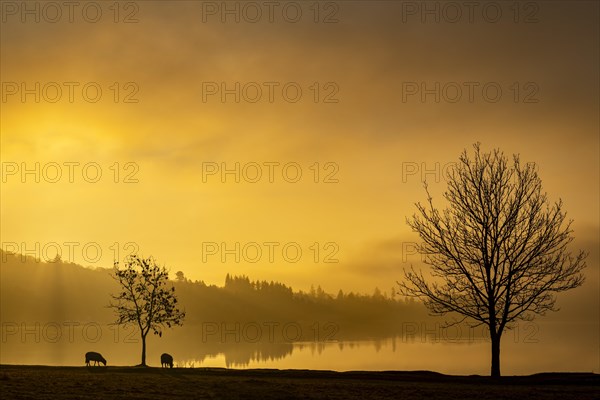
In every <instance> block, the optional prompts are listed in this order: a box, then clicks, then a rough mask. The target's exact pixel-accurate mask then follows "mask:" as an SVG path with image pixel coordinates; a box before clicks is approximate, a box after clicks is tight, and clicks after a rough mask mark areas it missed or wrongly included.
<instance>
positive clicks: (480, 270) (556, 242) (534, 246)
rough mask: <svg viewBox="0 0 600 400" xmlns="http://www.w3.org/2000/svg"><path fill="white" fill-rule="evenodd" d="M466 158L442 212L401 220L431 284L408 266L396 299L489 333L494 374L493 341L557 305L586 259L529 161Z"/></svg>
mask: <svg viewBox="0 0 600 400" xmlns="http://www.w3.org/2000/svg"><path fill="white" fill-rule="evenodd" d="M473 147H474V150H475V151H474V157H473V159H470V158H469V156H468V155H467V152H466V150H465V151H464V152H463V153H462V155H461V156H460V161H459V163H457V165H456V166H455V167H454V168H453V169H452V170H451V171H450V173H449V174H448V188H447V190H446V192H445V193H444V196H443V197H444V198H445V199H446V201H447V203H448V204H447V208H445V209H444V210H443V211H441V212H440V211H439V210H438V209H437V208H435V207H434V205H433V200H432V197H431V195H430V192H429V189H428V187H427V184H425V191H426V193H427V203H426V204H425V205H423V204H421V203H416V207H417V210H418V212H417V213H416V214H414V215H413V216H412V218H410V219H407V223H408V224H409V225H410V227H411V228H412V229H413V231H415V232H417V233H418V234H419V235H420V237H421V240H422V241H423V244H422V245H421V246H420V249H419V250H420V252H421V253H422V254H424V255H425V257H424V262H425V264H428V265H429V266H430V270H431V277H430V279H426V278H425V277H424V276H423V272H422V271H420V272H418V273H417V272H416V271H415V270H414V268H412V267H411V270H410V271H405V272H404V275H405V281H404V282H399V285H400V293H401V294H403V295H405V296H412V297H417V298H420V299H421V300H423V302H424V304H425V305H426V306H427V308H428V309H429V310H430V312H431V313H432V314H434V315H445V314H447V313H458V314H459V315H460V316H461V317H462V318H461V319H460V320H456V319H454V320H453V321H452V322H449V324H454V323H459V322H462V321H464V320H465V319H466V320H467V321H470V322H471V323H473V324H474V325H481V324H484V325H486V326H487V327H488V328H489V334H490V339H491V353H492V354H491V356H492V357H491V358H492V363H491V364H492V365H491V375H492V376H493V377H499V376H500V339H501V337H502V333H503V332H504V330H505V329H510V328H511V327H513V326H514V323H515V322H516V321H518V320H528V321H530V320H532V319H533V318H534V317H535V316H536V315H544V314H545V313H546V312H547V311H557V308H555V302H556V296H555V294H556V293H558V292H562V291H565V290H569V289H573V288H576V287H578V286H580V285H581V284H582V283H583V281H584V277H583V274H582V270H583V268H585V266H586V265H585V257H586V256H587V254H585V253H584V252H582V251H580V252H579V253H578V254H577V255H576V256H573V255H571V253H570V252H569V251H568V250H567V245H568V244H569V243H570V242H571V241H572V240H573V237H572V235H571V234H572V232H573V231H572V230H571V229H570V227H571V223H572V221H568V222H566V223H564V221H565V216H566V213H565V212H563V210H562V208H563V205H562V201H561V200H559V201H558V202H555V203H553V204H549V201H548V199H547V196H546V194H545V193H542V185H541V180H540V178H539V177H538V174H537V171H536V168H535V165H534V164H526V165H522V164H521V163H520V161H519V157H518V156H517V155H514V156H513V162H512V165H509V160H508V159H507V157H505V156H504V154H503V153H502V152H501V151H500V150H497V149H496V150H494V151H493V152H491V153H483V154H482V153H481V151H480V145H479V143H477V144H475V145H474V146H473Z"/></svg>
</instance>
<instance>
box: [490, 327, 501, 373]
mask: <svg viewBox="0 0 600 400" xmlns="http://www.w3.org/2000/svg"><path fill="white" fill-rule="evenodd" d="M490 338H491V339H492V372H491V375H492V378H499V377H500V338H501V334H499V333H494V332H490Z"/></svg>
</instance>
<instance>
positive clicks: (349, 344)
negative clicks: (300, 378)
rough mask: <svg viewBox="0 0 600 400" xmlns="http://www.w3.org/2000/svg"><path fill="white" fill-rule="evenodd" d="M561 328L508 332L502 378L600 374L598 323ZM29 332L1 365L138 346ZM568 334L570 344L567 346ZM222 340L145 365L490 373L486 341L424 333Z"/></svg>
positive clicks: (193, 336) (132, 354)
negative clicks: (164, 361)
mask: <svg viewBox="0 0 600 400" xmlns="http://www.w3.org/2000/svg"><path fill="white" fill-rule="evenodd" d="M563 325H564V324H563ZM563 325H560V326H563ZM560 326H556V324H552V323H548V324H541V325H539V326H537V325H536V328H535V329H531V328H528V327H527V326H525V325H523V326H520V329H516V330H514V331H510V332H509V333H507V334H506V335H505V337H504V339H503V342H502V366H503V373H504V374H531V373H536V372H541V371H584V372H590V371H593V372H596V373H597V372H598V371H599V370H600V368H599V365H598V363H599V361H598V359H597V353H598V324H597V323H589V324H580V325H579V326H573V325H570V329H569V330H565V329H563V330H561V329H560ZM28 329H29V331H25V332H20V333H19V334H14V335H7V334H4V335H3V338H2V351H1V352H0V362H1V363H3V364H44V365H81V366H83V365H84V354H85V353H86V352H87V351H98V352H100V353H102V354H103V356H104V357H105V358H106V359H107V360H108V365H109V366H110V365H135V364H138V363H139V362H140V348H141V345H140V343H139V339H138V338H137V337H136V336H135V335H132V334H131V333H128V334H117V333H118V332H114V331H111V328H110V327H108V326H102V327H101V332H102V333H103V334H102V335H95V336H93V335H91V331H90V330H89V329H88V332H87V333H86V332H85V329H81V327H79V328H77V329H73V331H72V332H68V333H69V334H64V333H63V334H61V336H60V337H58V335H57V331H54V333H52V332H51V330H50V328H47V329H46V331H44V329H43V326H42V327H40V329H39V330H38V331H36V330H35V329H31V328H28ZM574 331H576V332H577V340H573V336H572V333H573V332H574ZM4 333H6V332H4ZM86 335H87V336H86ZM82 338H85V340H82ZM203 339H205V340H203ZM213 339H216V338H213ZM226 339H227V340H225V341H221V340H208V339H207V338H206V337H205V338H203V337H202V336H199V335H197V332H195V331H194V330H190V329H188V330H185V329H181V330H178V331H174V332H170V333H168V334H166V335H165V336H163V337H162V338H158V337H150V338H149V339H148V353H147V360H148V364H149V365H150V366H157V367H158V366H160V354H161V353H163V352H167V353H170V354H172V355H173V356H174V359H175V366H178V367H187V368H204V367H225V368H278V369H288V368H291V369H321V370H337V371H348V370H433V371H438V372H442V373H448V374H463V375H468V374H482V375H485V374H488V372H489V342H488V341H487V340H486V339H485V338H484V337H474V338H472V339H471V340H448V339H445V340H442V338H441V337H439V335H438V336H435V335H433V334H432V332H429V334H425V335H421V334H419V335H406V334H405V335H396V336H392V337H385V338H368V339H345V340H330V341H297V342H291V341H269V340H266V339H265V338H261V340H256V341H254V342H251V341H250V342H249V341H246V340H242V339H243V337H236V336H235V335H233V336H231V337H227V338H226Z"/></svg>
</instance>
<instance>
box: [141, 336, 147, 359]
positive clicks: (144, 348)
mask: <svg viewBox="0 0 600 400" xmlns="http://www.w3.org/2000/svg"><path fill="white" fill-rule="evenodd" d="M140 365H141V366H142V367H145V366H146V335H142V363H141V364H140Z"/></svg>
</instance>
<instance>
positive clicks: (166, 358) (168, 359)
mask: <svg viewBox="0 0 600 400" xmlns="http://www.w3.org/2000/svg"><path fill="white" fill-rule="evenodd" d="M160 366H161V367H165V368H166V367H167V366H169V367H170V368H173V356H172V355H170V354H167V353H162V354H161V356H160Z"/></svg>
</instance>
